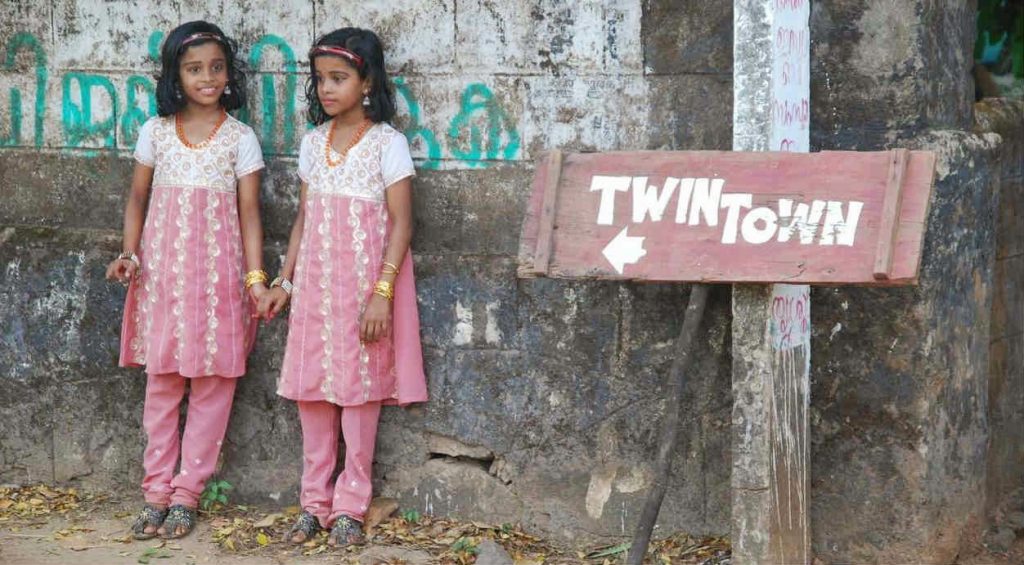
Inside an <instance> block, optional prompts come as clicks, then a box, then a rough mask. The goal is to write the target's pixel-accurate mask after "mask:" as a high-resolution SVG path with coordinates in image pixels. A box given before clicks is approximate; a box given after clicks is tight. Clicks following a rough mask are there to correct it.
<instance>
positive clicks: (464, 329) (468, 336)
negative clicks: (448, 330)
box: [452, 301, 473, 345]
mask: <svg viewBox="0 0 1024 565" xmlns="http://www.w3.org/2000/svg"><path fill="white" fill-rule="evenodd" d="M452 343H453V344H455V345H469V344H470V343H473V308H472V307H469V308H467V307H465V306H463V305H462V302H461V301H456V302H455V327H454V328H453V329H452Z"/></svg>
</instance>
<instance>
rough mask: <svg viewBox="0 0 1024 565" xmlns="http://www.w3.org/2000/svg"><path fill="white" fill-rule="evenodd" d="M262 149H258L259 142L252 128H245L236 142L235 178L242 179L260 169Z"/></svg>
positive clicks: (261, 166)
mask: <svg viewBox="0 0 1024 565" xmlns="http://www.w3.org/2000/svg"><path fill="white" fill-rule="evenodd" d="M264 166H265V165H264V164H263V149H261V148H260V140H259V138H257V137H256V132H254V131H252V128H248V127H247V128H245V132H244V133H243V134H242V137H241V139H239V140H238V158H237V159H236V160H235V178H239V179H240V178H242V177H244V176H245V175H248V174H250V173H254V172H256V171H258V170H260V169H262V168H263V167H264Z"/></svg>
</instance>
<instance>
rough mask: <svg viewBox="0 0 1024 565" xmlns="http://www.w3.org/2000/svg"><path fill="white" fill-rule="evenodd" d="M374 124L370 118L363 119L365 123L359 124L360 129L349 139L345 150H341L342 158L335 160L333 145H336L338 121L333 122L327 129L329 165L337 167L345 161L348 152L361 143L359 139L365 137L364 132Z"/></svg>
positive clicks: (325, 154)
mask: <svg viewBox="0 0 1024 565" xmlns="http://www.w3.org/2000/svg"><path fill="white" fill-rule="evenodd" d="M371 124H373V122H371V121H370V120H363V123H362V124H360V125H359V129H357V130H356V132H355V133H354V134H352V139H350V140H349V142H348V145H347V146H346V147H345V150H344V151H342V152H341V160H339V161H335V160H333V159H331V147H333V146H334V130H335V128H336V127H337V125H338V123H337V122H332V123H331V129H329V130H327V145H325V146H324V157H326V158H327V166H328V167H337V166H338V165H340V164H342V163H343V162H344V161H345V157H347V156H348V152H349V151H350V150H351V149H352V148H353V147H355V146H356V144H357V143H359V140H360V139H362V138H363V134H365V133H366V130H368V129H370V125H371Z"/></svg>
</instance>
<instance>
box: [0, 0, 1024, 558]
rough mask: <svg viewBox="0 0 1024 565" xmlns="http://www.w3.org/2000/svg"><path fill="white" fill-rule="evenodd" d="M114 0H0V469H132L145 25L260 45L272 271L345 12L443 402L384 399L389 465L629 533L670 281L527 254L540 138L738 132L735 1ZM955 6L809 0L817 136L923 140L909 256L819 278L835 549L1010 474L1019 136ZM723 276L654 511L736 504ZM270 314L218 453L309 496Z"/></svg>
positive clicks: (827, 520)
mask: <svg viewBox="0 0 1024 565" xmlns="http://www.w3.org/2000/svg"><path fill="white" fill-rule="evenodd" d="M130 4H131V5H132V6H134V7H132V8H130V9H129V8H128V7H127V6H128V5H129V3H114V2H101V1H99V0H51V1H49V2H37V3H24V2H13V1H4V2H2V3H0V62H2V65H3V66H2V67H0V145H2V146H3V147H2V148H0V379H2V381H0V385H2V386H0V415H2V417H0V438H2V439H0V481H4V482H7V481H30V480H46V481H52V480H57V481H69V480H74V481H78V482H80V483H82V484H85V485H92V486H106V487H109V486H117V487H119V488H124V486H125V485H134V484H136V483H137V481H138V479H139V476H140V473H141V469H140V466H139V458H140V454H141V450H142V442H143V438H142V434H141V432H140V418H141V402H142V379H141V378H140V376H139V374H138V373H137V372H132V371H122V370H119V369H116V368H115V367H114V365H115V356H116V344H117V336H118V331H119V316H120V306H121V301H122V300H123V290H122V289H121V288H120V287H118V286H117V285H109V284H107V283H105V282H104V281H103V280H102V274H103V269H104V267H105V264H106V262H107V261H108V260H109V258H110V257H111V256H112V255H113V254H114V253H115V252H116V251H117V249H118V246H119V241H120V235H119V231H118V229H119V226H120V222H121V213H122V212H121V210H122V207H123V193H124V190H125V187H126V184H127V179H128V177H129V174H130V170H131V161H130V160H129V158H128V157H127V151H128V149H130V147H131V146H132V142H133V138H134V132H135V131H136V129H137V127H138V125H139V124H140V123H141V122H142V120H143V119H144V118H145V116H146V115H148V114H149V113H151V112H152V109H151V106H150V98H149V96H150V94H149V92H150V91H151V88H152V84H153V81H152V78H151V75H152V74H153V72H154V71H155V67H154V64H153V62H152V60H151V59H150V57H149V54H150V53H151V52H152V51H153V48H154V46H155V45H156V44H158V42H159V38H160V35H159V34H158V33H159V32H161V31H166V30H168V29H169V28H170V27H171V26H172V25H174V24H176V23H178V22H180V21H185V20H187V19H191V18H195V17H201V16H202V17H206V18H208V19H210V20H212V21H215V22H217V23H219V24H221V25H222V26H223V27H224V28H225V30H226V31H227V32H228V33H230V34H233V35H235V36H236V37H237V38H238V39H239V41H240V43H241V44H242V46H243V53H244V57H245V59H246V60H247V61H249V62H250V64H251V66H252V67H253V69H254V70H256V71H257V72H256V73H255V74H253V75H252V76H251V83H250V84H251V87H252V92H251V94H252V95H253V96H252V104H251V105H250V108H249V113H248V119H249V120H250V121H251V122H252V123H253V124H254V126H255V127H256V129H257V132H258V133H259V134H260V135H261V138H262V141H263V146H264V151H265V153H266V154H267V158H268V161H269V164H270V167H269V170H268V173H267V176H266V178H265V182H264V186H263V196H264V218H265V222H266V226H267V240H268V241H267V244H268V252H267V261H268V266H270V267H271V269H276V266H277V263H278V256H279V255H280V253H281V252H282V250H283V241H284V237H285V234H286V231H287V229H288V226H289V223H290V221H291V217H292V214H293V213H294V206H295V190H296V186H295V181H294V167H295V163H294V151H295V147H296V143H297V140H298V139H299V136H300V135H301V133H302V131H303V130H304V128H305V125H304V123H303V121H302V118H301V116H300V113H301V110H302V108H303V101H302V99H301V97H300V96H299V91H300V90H301V89H302V88H301V87H302V84H303V76H302V74H301V72H302V70H303V69H304V53H305V51H306V49H307V48H308V45H309V44H310V42H311V41H312V39H313V38H314V37H315V36H316V35H318V34H320V33H322V32H324V31H327V30H329V29H331V28H333V27H336V26H340V25H344V24H348V23H354V24H357V25H363V26H369V27H371V28H374V29H377V30H378V31H380V33H381V34H382V36H383V37H384V40H385V42H386V44H387V45H388V54H389V57H390V67H391V71H392V73H393V76H394V78H395V80H396V83H397V84H398V90H399V99H400V101H401V102H400V105H401V116H400V119H399V124H398V125H399V126H400V127H401V128H403V129H404V130H405V132H406V134H407V135H408V136H409V137H410V139H411V140H412V143H413V147H414V154H415V156H416V157H417V164H418V165H419V172H420V175H419V177H418V178H417V180H416V182H415V191H416V230H417V231H416V238H415V241H414V248H415V252H416V259H417V269H418V282H419V299H420V304H421V315H422V317H423V330H422V337H423V342H424V346H425V350H426V356H427V365H428V372H429V379H430V390H431V394H432V397H433V401H432V402H431V403H430V404H428V405H425V406H422V407H419V408H415V409H412V410H409V411H400V410H397V409H388V410H387V411H386V412H385V415H384V419H383V422H382V431H381V434H380V441H379V444H378V445H379V450H378V454H377V466H376V482H377V491H378V492H379V493H381V494H385V495H395V496H399V497H400V498H401V499H402V501H403V505H405V506H415V507H418V508H420V509H421V510H428V511H433V512H436V513H442V514H447V513H452V514H458V515H461V516H464V517H470V518H476V519H483V520H487V521H491V522H501V521H522V522H523V523H524V524H525V525H527V526H528V527H531V528H536V529H538V530H540V531H543V532H545V533H548V534H551V535H555V536H558V537H562V538H565V539H579V538H583V537H588V536H594V535H609V534H621V533H623V532H628V531H629V529H630V525H631V524H632V523H633V519H634V517H635V516H636V513H637V511H638V510H639V505H640V504H641V502H642V500H641V497H642V495H643V493H644V489H645V487H646V486H647V485H648V484H649V480H650V467H649V465H648V461H650V459H651V458H652V452H653V445H654V441H655V438H656V435H657V434H656V433H655V431H656V430H657V422H658V419H659V418H658V416H659V414H660V411H661V408H662V407H661V404H660V399H661V397H662V396H663V388H662V386H661V382H662V380H663V372H664V370H665V369H666V368H667V367H668V362H669V360H670V358H671V354H672V352H671V350H670V348H671V343H672V340H673V338H674V337H675V334H676V332H677V331H678V328H679V323H680V320H679V314H680V313H681V312H682V309H683V307H684V305H685V300H686V293H687V291H686V288H685V287H684V286H682V285H631V284H617V283H615V284H613V283H596V282H587V283H567V282H564V281H550V280H531V281H519V280H517V279H516V278H515V254H516V252H517V249H518V234H519V224H520V221H521V219H522V210H523V205H524V203H525V198H526V192H527V190H528V186H529V181H530V178H531V174H532V171H531V166H532V165H531V160H532V159H533V158H534V157H535V156H536V155H537V154H538V153H539V152H540V151H542V150H544V149H545V148H548V147H552V146H560V147H563V148H564V149H567V150H606V149H659V148H683V149H727V148H728V147H729V146H730V141H731V137H732V135H731V127H730V122H731V118H732V112H731V98H732V96H731V93H732V84H731V69H730V65H731V60H732V54H731V47H730V46H731V44H732V38H731V26H732V11H731V3H729V2H717V1H716V2H704V3H699V5H697V4H694V5H692V6H691V5H690V4H686V5H685V6H683V7H682V8H681V7H680V5H679V4H678V3H676V2H670V1H667V0H646V1H643V2H640V1H639V0H636V1H630V2H607V1H606V2H589V3H569V2H555V1H547V0H545V1H540V0H516V1H511V2H491V1H486V0H463V1H458V2H456V1H455V0H438V1H428V0H420V1H417V0H408V1H406V2H401V3H398V4H396V5H395V6H384V5H383V4H381V5H376V4H371V5H367V4H365V3H346V2H337V1H321V0H315V1H310V2H301V3H294V4H289V6H288V8H286V9H285V8H280V7H278V3H276V2H269V1H256V0H253V1H249V2H245V3H235V6H233V7H230V8H225V7H224V5H225V4H231V3H222V2H219V1H217V2H215V1H205V0H194V1H186V0H180V1H177V2H136V3H130ZM970 4H971V3H967V4H965V5H963V6H961V5H960V4H959V3H948V2H940V1H939V0H912V1H908V2H892V1H891V0H828V1H826V0H821V1H818V2H814V3H813V5H812V16H811V32H812V36H811V37H812V51H811V57H812V67H811V80H812V85H811V86H812V95H811V113H810V115H809V116H807V118H806V120H807V121H808V122H809V125H810V127H811V149H812V150H820V149H861V150H870V149H883V148H888V147H895V146H907V147H914V148H918V147H919V148H931V149H935V150H936V151H939V152H940V155H941V157H940V163H941V166H940V169H939V172H938V184H937V187H936V196H935V201H934V202H933V206H932V211H931V216H930V219H929V227H928V230H929V231H928V238H927V241H926V245H925V255H924V260H923V265H922V277H921V285H920V286H919V287H916V288H907V289H895V290H893V289H890V290H865V289H855V288H844V289H824V288H822V289H815V290H814V291H813V297H812V304H813V306H812V312H813V328H814V335H813V342H812V362H811V366H812V379H813V382H812V391H811V395H812V414H811V418H812V419H811V426H812V440H813V443H812V448H811V449H812V472H811V477H812V499H811V528H812V536H813V542H814V549H815V552H816V553H817V554H818V555H820V556H821V557H823V558H825V559H826V560H828V561H836V562H850V561H856V562H879V563H891V562H906V561H913V562H935V563H942V562H948V561H950V560H951V559H952V556H953V555H955V552H956V549H957V547H958V545H959V544H960V543H961V540H962V539H963V537H964V535H965V534H967V533H970V532H971V531H972V529H977V528H980V527H981V526H982V525H983V523H984V520H985V509H986V507H985V494H986V491H987V492H988V494H989V498H990V500H991V499H992V497H997V496H999V495H1000V493H1004V492H1009V491H1010V490H1012V488H1013V478H1014V477H1018V478H1019V477H1020V476H1021V474H1022V473H1021V467H1020V466H1019V465H1020V452H1019V450H1014V448H1005V449H1004V446H1006V445H1009V442H1010V441H1012V440H1014V438H1018V439H1019V430H1020V426H1019V425H1018V424H1019V421H1020V420H1019V417H1018V416H1019V414H1020V413H1021V410H1020V409H1019V408H1015V406H1019V405H1017V404H1014V403H1013V402H1016V401H1014V400H1012V399H1014V398H1020V395H1021V394H1022V393H1021V388H1022V387H1024V383H1022V382H1021V379H1020V378H1019V376H1018V375H1020V373H1019V372H1017V373H1014V372H1013V370H1012V369H1010V368H1007V369H1005V370H1004V371H1003V372H1000V371H999V370H998V367H999V366H1000V365H999V363H1001V362H1003V361H1001V359H1006V361H1005V362H1006V363H1007V365H1005V366H1006V367H1010V365H1009V363H1010V362H1011V361H1012V359H1013V358H1014V357H1013V356H1014V355H1016V356H1017V357H1016V358H1017V359H1019V357H1020V355H1019V352H1020V349H1013V347H1012V346H1013V344H1014V343H1017V344H1019V343H1020V338H1019V337H1017V338H1013V336H1014V335H1018V334H1014V333H1013V330H1012V328H1013V327H1014V326H1013V325H1012V323H1013V321H1014V320H1010V319H1006V320H1005V324H1004V322H1003V318H1001V317H1000V313H999V312H1000V310H999V309H998V304H1000V303H1003V304H1005V305H1006V308H1005V309H1004V312H1006V313H1007V316H1011V315H1012V312H1013V311H1012V307H1013V305H1014V304H1018V303H1019V302H1020V301H1019V300H1015V299H1014V298H1013V296H1015V295H1013V294H1012V292H1014V291H1013V289H1014V288H1017V289H1019V288H1020V285H1019V284H1017V286H1013V284H1015V283H1012V281H1014V280H1019V279H1013V278H1012V276H1011V275H1009V274H1000V271H999V269H997V265H999V264H1000V263H1002V265H1001V266H1000V267H999V268H1001V269H1002V272H1003V273H1011V272H1013V271H1012V269H1013V268H1014V267H1013V265H1014V264H1015V263H1014V262H1015V256H1016V255H1017V254H1016V253H1015V252H1012V251H1011V249H1012V248H1011V247H1008V246H1012V241H1013V239H1012V233H1019V231H1018V232H1014V231H1013V230H1017V229H1019V225H1020V223H1019V214H1018V215H1017V216H1014V217H1013V218H1016V219H1013V218H1011V217H1010V215H1009V214H1008V212H1007V208H1006V203H1007V202H1009V200H1008V198H1016V197H1012V196H1010V197H1008V196H1007V195H1008V194H1009V192H1008V190H1009V189H1007V187H1008V186H1011V185H1012V183H1013V182H1014V181H1013V179H1014V178H1017V179H1019V174H1018V176H1016V177H1014V176H1013V174H1011V173H1007V172H1006V171H1007V170H1008V169H1007V167H1006V165H1005V163H1006V161H1005V157H1002V156H1003V155H1006V152H1007V149H1006V147H1007V145H1006V144H1007V141H1006V136H1005V135H1003V136H1002V137H1000V136H997V135H994V134H991V133H987V132H989V131H995V132H996V133H1000V130H999V129H998V128H996V127H995V126H991V127H990V126H988V125H986V124H985V123H984V121H983V120H980V119H979V125H978V126H977V127H978V129H977V131H975V123H974V117H973V116H972V113H973V106H972V103H971V99H972V95H973V87H972V85H971V82H970V77H969V69H970V60H971V57H970V49H971V46H972V45H973V40H974V37H973V21H974V20H973V15H972V10H973V6H971V5H970ZM339 14H350V16H348V17H346V18H342V17H340V16H339ZM154 34H157V35H154ZM83 87H84V89H83ZM1007 175H1009V176H1007ZM997 177H998V178H1000V179H1002V180H1001V184H998V185H997V184H996V183H995V182H994V181H993V179H995V178H997ZM1007 178H1009V179H1010V181H1007V180H1006V179H1007ZM1016 182H1018V184H1017V186H1019V180H1018V181H1016ZM1000 187H1001V188H1000ZM1000 198H1002V205H1001V204H1000ZM1017 199H1018V200H1019V198H1017ZM1014 206H1016V204H1014ZM1014 209H1018V208H1014ZM997 210H1000V211H1002V218H1003V219H1001V220H999V221H1000V222H1001V223H1000V224H999V225H1000V226H1002V227H999V228H998V229H997V228H996V226H997V223H996V211H997ZM1005 226H1010V227H1005ZM1008 234H1011V235H1008ZM1017 239H1019V238H1017ZM1001 242H1002V243H1001ZM1018 262H1019V261H1018ZM1006 281H1011V282H1006ZM1000 292H1002V293H1003V295H1004V297H1003V298H1002V299H1000ZM729 304H730V296H729V293H728V290H727V289H725V288H723V289H717V290H715V291H714V292H713V294H712V299H711V304H710V309H709V312H708V318H707V321H706V322H705V327H706V328H707V332H706V335H705V336H704V337H703V344H702V345H703V353H702V355H701V356H700V358H699V359H698V365H697V366H698V370H697V371H696V372H695V374H694V376H693V379H692V380H691V381H690V385H689V386H690V390H689V400H688V402H687V409H686V412H685V414H686V416H685V419H684V420H685V421H684V430H683V434H682V441H683V443H682V445H681V448H680V450H679V452H678V459H677V461H676V462H675V464H674V466H673V469H674V470H675V476H674V478H673V485H672V488H671V489H670V490H669V494H668V497H667V498H666V502H665V507H664V510H663V512H662V514H661V528H662V529H661V530H660V531H667V530H689V531H692V532H697V533H726V531H727V530H728V524H729V516H728V513H729V510H728V508H729V493H728V485H729V469H730V460H729V453H728V449H729V433H728V426H729V425H730V422H729V415H730V402H731V400H730V398H729V388H730V365H731V359H730V355H731V351H732V347H731V343H730V340H731V335H732V333H731V329H730V324H731V319H730V315H729ZM993 304H995V305H997V307H996V308H995V310H994V309H993ZM993 312H995V314H993ZM1016 320H1019V318H1017V319H1016ZM1000 324H1003V325H1000ZM1018 325H1019V324H1018ZM1000 328H1002V329H1000ZM1018 329H1019V328H1018ZM1000 332H1002V333H1000ZM1018 333H1019V332H1018ZM283 339H284V326H283V324H282V323H276V324H275V325H273V326H271V327H269V328H265V329H264V330H263V331H261V335H260V340H259V343H258V345H257V349H256V352H255V353H254V355H253V357H252V358H251V367H252V370H251V374H250V375H249V376H247V377H246V379H245V381H243V383H242V384H241V386H240V388H239V392H238V395H237V398H236V403H235V409H234V414H233V419H232V424H231V427H230V430H229V434H228V441H227V443H226V445H225V451H224V466H223V470H222V473H221V475H222V476H223V477H224V478H226V479H228V480H229V481H231V482H232V483H234V484H235V485H236V487H237V489H236V491H235V493H236V496H237V497H238V500H248V501H260V502H271V503H273V502H274V501H277V502H280V503H281V504H291V503H292V502H293V501H294V500H295V498H296V494H297V482H298V477H299V470H300V467H301V456H300V450H299V443H298V439H299V429H298V420H297V418H296V414H295V410H294V407H293V406H291V405H290V404H289V403H286V402H283V401H281V400H279V399H278V398H277V397H276V396H275V395H274V393H273V391H274V379H275V378H276V375H277V371H278V368H279V364H280V357H281V349H282V347H283ZM1000 339H1003V342H1005V344H1006V348H1005V357H999V355H1001V353H997V351H1004V350H999V349H998V348H999V344H1000V343H1002V342H1000ZM1014 339H1016V341H1013V340H1014ZM990 342H991V344H992V349H991V351H992V353H990ZM990 362H991V364H992V366H993V367H994V368H993V370H992V373H991V375H992V376H991V377H990V371H989V366H990ZM999 375H1005V377H1000V376H999ZM997 385H998V386H1000V387H1002V388H999V389H998V393H997V392H996V389H995V387H996V386H997ZM993 395H995V396H993ZM990 445H992V446H993V448H992V449H990V448H989V446H990ZM1017 445H1020V442H1019V441H1018V443H1017ZM1001 449H1002V451H1000V450H1001ZM1014 465H1017V467H1014ZM993 477H995V478H993ZM986 481H987V482H986ZM999 481H1001V482H999Z"/></svg>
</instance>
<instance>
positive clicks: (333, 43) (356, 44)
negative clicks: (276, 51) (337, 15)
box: [306, 27, 395, 125]
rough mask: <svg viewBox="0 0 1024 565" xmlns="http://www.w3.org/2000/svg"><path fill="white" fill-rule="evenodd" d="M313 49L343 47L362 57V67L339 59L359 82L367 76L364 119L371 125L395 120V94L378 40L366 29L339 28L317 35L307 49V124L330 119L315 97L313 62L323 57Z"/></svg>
mask: <svg viewBox="0 0 1024 565" xmlns="http://www.w3.org/2000/svg"><path fill="white" fill-rule="evenodd" d="M317 47H344V48H345V49H348V50H349V51H351V52H353V53H355V54H356V55H359V56H360V57H362V59H363V64H362V65H359V66H357V65H353V64H352V63H351V62H350V61H349V60H348V59H344V58H343V59H342V60H343V61H345V62H346V63H348V64H349V65H352V67H353V68H355V69H356V71H358V72H359V78H360V79H363V80H365V79H366V77H370V94H369V98H370V105H369V106H366V107H365V109H364V111H365V112H366V117H367V118H370V121H372V122H375V123H379V122H390V121H391V119H392V118H394V117H395V94H394V92H393V90H392V87H391V80H390V79H389V78H388V74H387V71H385V70H384V47H383V46H382V45H381V42H380V38H379V37H377V34H375V33H373V32H372V31H370V30H368V29H360V28H357V27H343V28H341V29H336V30H334V31H332V32H330V33H328V34H326V35H322V36H320V39H317V40H316V43H314V44H313V49H311V50H310V57H309V78H308V79H307V80H306V103H307V104H308V109H307V110H306V117H307V118H308V119H309V121H310V123H313V124H316V125H320V124H322V123H324V122H326V121H327V120H329V119H331V117H330V116H329V115H327V112H325V111H324V107H323V105H322V104H320V98H319V97H317V95H316V87H317V79H316V67H315V66H314V64H313V60H314V59H315V58H316V57H324V56H326V55H322V54H320V55H318V54H316V53H314V50H315V49H316V48H317Z"/></svg>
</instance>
